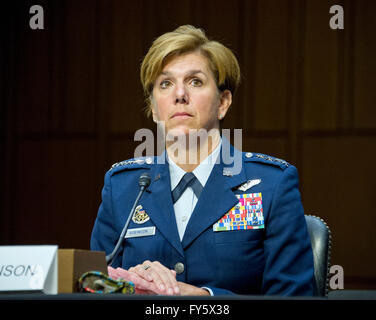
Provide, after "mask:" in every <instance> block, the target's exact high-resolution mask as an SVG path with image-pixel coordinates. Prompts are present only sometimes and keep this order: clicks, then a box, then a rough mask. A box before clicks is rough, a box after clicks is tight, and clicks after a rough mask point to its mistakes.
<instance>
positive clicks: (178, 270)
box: [174, 262, 184, 274]
mask: <svg viewBox="0 0 376 320" xmlns="http://www.w3.org/2000/svg"><path fill="white" fill-rule="evenodd" d="M174 270H175V271H176V274H181V273H183V272H184V264H182V263H181V262H178V263H177V264H175V267H174Z"/></svg>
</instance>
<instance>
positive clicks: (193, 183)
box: [172, 172, 203, 203]
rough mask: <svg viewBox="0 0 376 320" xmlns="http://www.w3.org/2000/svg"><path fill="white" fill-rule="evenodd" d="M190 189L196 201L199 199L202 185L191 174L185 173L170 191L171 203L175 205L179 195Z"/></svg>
mask: <svg viewBox="0 0 376 320" xmlns="http://www.w3.org/2000/svg"><path fill="white" fill-rule="evenodd" d="M188 187H191V188H192V190H193V192H194V193H195V195H196V197H197V199H198V198H199V197H200V194H201V192H202V188H203V187H202V185H201V183H200V181H198V179H197V178H196V176H195V175H194V174H193V173H192V172H187V173H186V174H185V175H184V176H183V178H181V180H180V182H179V183H178V185H177V186H176V187H175V189H174V190H173V191H172V201H173V203H175V202H176V201H178V200H179V198H180V197H181V195H182V194H183V193H184V191H185V189H187V188H188Z"/></svg>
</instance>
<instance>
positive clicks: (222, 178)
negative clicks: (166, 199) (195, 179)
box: [182, 151, 247, 249]
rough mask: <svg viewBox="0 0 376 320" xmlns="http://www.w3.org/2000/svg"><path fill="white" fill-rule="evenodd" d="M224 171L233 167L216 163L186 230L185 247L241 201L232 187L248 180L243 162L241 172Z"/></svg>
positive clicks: (183, 244)
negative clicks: (234, 173) (233, 173)
mask: <svg viewBox="0 0 376 320" xmlns="http://www.w3.org/2000/svg"><path fill="white" fill-rule="evenodd" d="M237 152H240V151H237ZM221 158H222V157H221ZM224 172H231V169H229V168H228V167H227V166H226V165H225V164H223V162H222V161H221V162H220V163H219V164H216V165H214V167H213V170H212V172H211V174H210V176H209V179H208V181H207V182H206V185H205V187H204V189H203V191H202V193H201V196H200V198H199V200H198V202H197V204H196V207H195V209H194V211H193V213H192V216H191V218H190V220H189V223H188V225H187V228H186V230H185V233H184V237H183V240H182V246H183V249H185V248H186V247H187V246H189V245H190V243H191V242H192V241H193V240H194V239H196V238H197V237H198V236H199V235H200V234H201V233H202V232H203V231H205V230H206V229H207V228H208V227H210V226H212V225H213V224H214V223H215V222H217V221H218V220H219V219H220V218H222V217H223V216H224V215H225V214H226V212H228V211H229V210H230V209H231V208H232V207H234V206H235V205H236V204H237V203H238V202H239V200H238V198H237V197H236V196H235V194H234V192H233V191H232V188H234V187H236V186H238V185H240V184H242V183H244V182H245V181H247V177H246V174H245V170H244V168H243V163H242V166H241V171H240V173H239V174H236V175H231V174H228V173H226V174H224Z"/></svg>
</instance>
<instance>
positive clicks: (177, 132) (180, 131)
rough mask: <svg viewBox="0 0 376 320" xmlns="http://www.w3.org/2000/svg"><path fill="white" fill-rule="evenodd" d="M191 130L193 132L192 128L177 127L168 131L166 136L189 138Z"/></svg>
mask: <svg viewBox="0 0 376 320" xmlns="http://www.w3.org/2000/svg"><path fill="white" fill-rule="evenodd" d="M189 130H192V129H191V128H187V127H177V128H172V129H169V130H168V131H167V134H166V136H167V137H182V136H188V134H189Z"/></svg>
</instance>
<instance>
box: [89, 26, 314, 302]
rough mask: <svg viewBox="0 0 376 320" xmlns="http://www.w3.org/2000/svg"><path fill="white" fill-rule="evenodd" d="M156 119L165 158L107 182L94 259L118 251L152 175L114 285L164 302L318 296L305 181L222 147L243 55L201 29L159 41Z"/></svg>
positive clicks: (152, 75)
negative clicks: (144, 177) (143, 183)
mask: <svg viewBox="0 0 376 320" xmlns="http://www.w3.org/2000/svg"><path fill="white" fill-rule="evenodd" d="M141 82H142V85H143V88H144V91H145V95H146V98H147V114H148V115H150V116H152V117H153V120H154V121H155V122H156V123H157V125H158V126H159V127H160V129H163V132H164V133H165V151H164V152H163V153H162V154H161V155H160V156H157V157H154V158H151V157H150V158H149V157H140V158H135V159H130V160H127V161H123V162H120V163H117V164H115V165H114V166H113V167H112V168H111V169H110V170H109V171H108V172H107V173H106V176H105V184H104V187H103V191H102V203H101V205H100V208H99V211H98V216H97V219H96V221H95V225H94V228H93V232H92V238H91V248H92V250H100V251H105V252H106V254H109V253H111V252H112V251H113V249H114V247H115V245H116V243H117V240H118V238H119V235H120V234H121V231H122V229H123V226H124V224H125V221H126V220H127V218H128V215H129V212H130V210H131V208H132V205H133V202H134V200H135V198H136V197H137V194H138V191H139V190H138V181H139V177H140V175H141V174H142V173H144V172H148V173H149V176H150V177H151V183H150V185H149V186H148V188H147V190H146V192H145V193H144V194H143V195H142V197H141V199H140V201H139V204H138V206H137V208H136V210H135V212H134V214H133V216H132V217H131V218H132V219H131V220H130V223H129V227H128V231H127V236H126V239H125V240H124V242H123V246H122V251H121V253H120V254H119V255H118V256H117V257H116V259H115V260H114V261H113V262H112V264H111V266H110V267H109V275H110V276H112V277H115V278H117V277H122V278H124V279H125V280H129V281H133V282H134V283H135V285H136V292H137V293H141V294H164V295H223V294H269V295H300V296H303V295H313V281H314V280H313V279H314V276H313V257H312V250H311V244H310V239H309V235H308V233H307V228H306V223H305V218H304V211H303V206H302V203H301V198H300V193H299V189H298V174H297V170H296V168H295V167H294V166H292V165H290V164H288V163H287V162H286V161H284V160H281V159H277V158H274V157H270V156H266V155H263V154H259V153H250V152H241V151H239V150H237V149H235V148H234V147H233V146H232V145H231V144H230V143H229V141H228V140H227V139H226V138H225V137H223V136H221V134H220V129H221V121H222V119H224V117H225V116H226V114H227V112H229V107H230V105H231V103H232V97H233V95H234V93H235V91H236V89H237V87H238V85H239V82H240V70H239V65H238V62H237V60H236V57H235V56H234V54H233V53H232V52H231V50H229V49H228V48H226V47H225V46H223V45H222V44H220V43H219V42H216V41H211V40H209V39H208V38H207V37H206V35H205V33H204V32H203V31H202V30H201V29H197V28H195V27H192V26H181V27H179V28H177V29H176V30H174V31H173V32H169V33H166V34H163V35H162V36H160V37H159V38H157V39H156V40H155V41H154V42H153V44H152V46H151V48H150V49H149V51H148V53H147V55H146V56H145V58H144V61H143V63H142V66H141Z"/></svg>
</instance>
